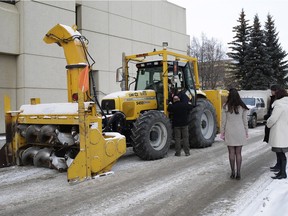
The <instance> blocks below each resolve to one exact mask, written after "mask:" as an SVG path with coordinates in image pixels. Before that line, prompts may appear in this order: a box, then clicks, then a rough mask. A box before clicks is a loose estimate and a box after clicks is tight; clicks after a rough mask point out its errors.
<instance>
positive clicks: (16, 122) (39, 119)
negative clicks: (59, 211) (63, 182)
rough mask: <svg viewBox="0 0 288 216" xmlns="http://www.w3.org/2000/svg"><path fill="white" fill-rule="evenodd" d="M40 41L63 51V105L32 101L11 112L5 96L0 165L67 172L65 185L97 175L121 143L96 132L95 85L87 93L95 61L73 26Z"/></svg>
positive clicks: (99, 122) (110, 135)
mask: <svg viewBox="0 0 288 216" xmlns="http://www.w3.org/2000/svg"><path fill="white" fill-rule="evenodd" d="M44 41H45V42H46V43H48V44H51V43H57V44H58V45H59V46H61V47H62V48H63V49H64V53H65V57H66V61H67V66H66V69H67V79H68V80H67V88H68V103H49V104H41V103H40V99H39V98H33V99H31V104H26V105H22V106H21V107H20V109H19V111H11V106H10V99H9V98H8V97H6V98H5V119H6V144H5V146H4V147H3V149H5V152H6V155H5V163H6V165H7V166H8V165H13V164H17V165H29V164H31V165H34V166H38V167H49V168H55V169H57V170H59V171H60V172H62V171H66V170H67V179H68V182H71V183H72V182H79V181H83V180H85V179H89V178H92V177H94V176H97V175H103V173H105V172H108V171H111V168H112V166H113V164H115V163H116V160H117V159H118V158H119V157H120V156H121V155H123V154H124V153H125V152H126V139H125V136H123V135H121V134H120V133H117V132H103V131H104V129H103V131H102V120H103V119H105V118H103V117H102V115H100V114H98V112H97V111H96V104H99V102H98V99H97V97H96V90H95V87H94V89H93V92H94V96H91V95H90V91H92V90H91V89H90V87H89V80H90V82H91V83H92V82H93V83H94V80H93V76H92V74H91V73H89V72H90V71H91V70H92V65H93V64H94V63H95V61H94V60H93V59H92V58H91V56H90V55H89V53H88V51H87V44H88V41H87V39H86V38H85V37H83V36H82V35H81V34H80V33H79V32H78V31H77V30H76V28H73V27H69V26H65V25H62V24H58V25H56V26H55V27H53V28H52V29H51V30H50V31H49V32H48V33H47V34H46V35H45V37H44ZM88 57H90V59H89V60H90V61H91V60H92V61H93V64H92V65H90V63H89V60H88ZM91 76H92V77H91ZM93 86H94V84H93ZM92 98H94V99H92ZM98 106H99V105H98ZM99 107H100V106H99Z"/></svg>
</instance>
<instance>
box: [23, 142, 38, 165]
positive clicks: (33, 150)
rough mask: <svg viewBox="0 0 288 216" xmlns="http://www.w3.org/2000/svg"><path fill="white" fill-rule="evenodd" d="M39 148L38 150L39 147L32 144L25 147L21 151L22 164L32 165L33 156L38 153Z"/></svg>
mask: <svg viewBox="0 0 288 216" xmlns="http://www.w3.org/2000/svg"><path fill="white" fill-rule="evenodd" d="M39 150H40V148H39V147H36V146H32V147H29V148H27V149H25V150H24V151H23V153H22V154H21V162H22V164H23V165H24V166H25V165H33V164H34V162H33V159H34V156H35V155H36V154H37V153H38V151H39Z"/></svg>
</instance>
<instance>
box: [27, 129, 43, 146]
mask: <svg viewBox="0 0 288 216" xmlns="http://www.w3.org/2000/svg"><path fill="white" fill-rule="evenodd" d="M40 129H41V127H40V126H39V125H30V126H29V127H28V128H27V130H26V142H27V143H35V142H36V140H37V137H38V134H39V132H40Z"/></svg>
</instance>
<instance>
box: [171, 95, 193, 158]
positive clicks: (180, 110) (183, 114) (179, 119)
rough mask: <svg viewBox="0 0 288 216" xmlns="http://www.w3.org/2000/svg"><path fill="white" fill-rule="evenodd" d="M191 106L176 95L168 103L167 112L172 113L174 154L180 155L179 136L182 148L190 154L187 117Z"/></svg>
mask: <svg viewBox="0 0 288 216" xmlns="http://www.w3.org/2000/svg"><path fill="white" fill-rule="evenodd" d="M192 108H193V106H192V105H191V104H189V103H187V102H184V101H181V100H180V98H179V97H178V96H174V97H173V103H171V104H169V105H168V112H171V113H172V114H173V120H172V123H173V127H174V136H175V151H176V153H175V156H181V136H182V139H183V150H184V152H185V155H186V156H189V155H190V148H189V131H188V123H189V122H188V118H189V112H190V110H192Z"/></svg>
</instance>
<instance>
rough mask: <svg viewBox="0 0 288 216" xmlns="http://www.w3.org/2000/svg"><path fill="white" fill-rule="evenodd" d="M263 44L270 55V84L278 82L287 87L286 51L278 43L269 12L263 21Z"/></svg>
mask: <svg viewBox="0 0 288 216" xmlns="http://www.w3.org/2000/svg"><path fill="white" fill-rule="evenodd" d="M264 34H265V45H266V48H267V52H268V53H269V55H270V65H271V69H272V73H273V79H272V78H271V84H273V83H274V84H275V83H277V84H279V85H282V86H284V87H287V81H288V77H287V72H288V71H287V70H288V64H287V60H286V61H285V60H284V58H285V57H286V56H287V53H286V52H285V51H284V50H283V49H282V47H281V45H280V44H279V39H278V33H277V32H276V28H275V25H274V20H273V19H272V16H271V15H270V14H268V15H267V21H266V22H265V30H264Z"/></svg>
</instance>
